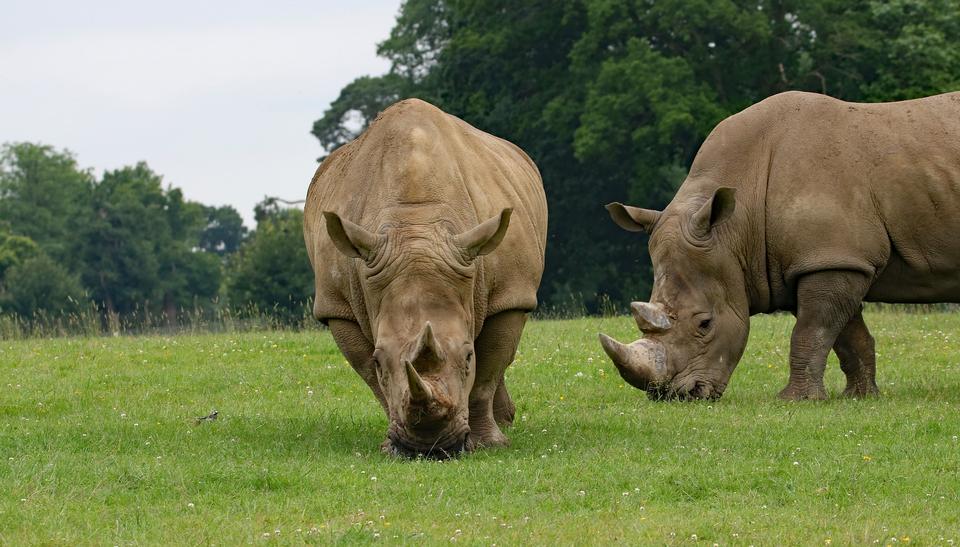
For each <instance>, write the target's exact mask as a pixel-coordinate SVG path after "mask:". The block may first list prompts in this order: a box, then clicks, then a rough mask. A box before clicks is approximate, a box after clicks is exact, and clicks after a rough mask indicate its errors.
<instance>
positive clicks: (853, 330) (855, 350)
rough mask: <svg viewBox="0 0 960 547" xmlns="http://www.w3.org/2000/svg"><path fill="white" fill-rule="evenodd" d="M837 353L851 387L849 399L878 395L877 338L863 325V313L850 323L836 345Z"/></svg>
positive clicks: (847, 392)
mask: <svg viewBox="0 0 960 547" xmlns="http://www.w3.org/2000/svg"><path fill="white" fill-rule="evenodd" d="M833 351H834V352H835V353H836V354H837V357H838V358H839V359H840V370H842V371H843V373H844V374H846V376H847V387H846V389H844V390H843V394H844V395H845V396H847V397H858V398H859V397H867V396H871V395H877V394H879V393H880V390H879V389H878V388H877V380H876V376H877V354H876V350H875V348H874V342H873V336H870V331H869V330H868V329H867V325H866V323H864V322H863V314H862V313H861V310H858V311H857V313H855V314H854V316H853V317H852V318H851V319H850V321H849V322H847V326H846V327H844V329H843V331H841V332H840V335H839V336H838V337H837V341H836V342H835V343H834V344H833Z"/></svg>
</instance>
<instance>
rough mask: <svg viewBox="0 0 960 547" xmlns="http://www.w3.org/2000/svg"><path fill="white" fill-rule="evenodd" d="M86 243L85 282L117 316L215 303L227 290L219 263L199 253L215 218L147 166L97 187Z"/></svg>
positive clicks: (108, 177) (114, 174) (120, 172)
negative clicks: (166, 186) (210, 220)
mask: <svg viewBox="0 0 960 547" xmlns="http://www.w3.org/2000/svg"><path fill="white" fill-rule="evenodd" d="M91 204H92V209H91V211H90V219H89V221H88V222H87V223H86V226H85V230H84V232H83V241H82V263H83V265H84V273H83V276H84V277H83V279H84V283H85V284H86V286H87V287H89V288H90V290H91V293H92V296H93V297H94V299H95V301H96V302H98V303H99V304H100V305H101V306H102V307H103V309H105V310H106V311H108V312H111V313H118V314H121V315H128V314H133V313H151V314H154V313H158V312H159V311H161V310H162V312H163V313H164V314H165V315H166V318H167V320H168V321H169V322H172V321H173V320H174V319H175V316H176V313H177V310H179V309H183V308H189V307H192V306H194V305H196V304H198V303H200V304H205V303H208V302H209V301H210V300H211V299H212V298H214V297H215V296H216V294H217V292H218V289H219V286H220V277H221V270H220V261H219V258H218V257H217V255H216V254H214V253H208V252H204V251H203V250H202V249H201V248H200V240H201V235H202V234H203V232H204V229H205V227H207V226H208V213H207V211H206V210H205V209H204V207H203V206H202V205H200V204H197V203H193V202H188V201H186V200H184V198H183V194H182V192H181V191H180V190H178V189H173V188H171V189H164V188H163V185H162V178H161V177H160V176H159V175H157V174H156V173H154V172H153V171H152V170H151V169H150V168H149V167H148V166H147V165H146V164H145V163H139V164H137V165H136V166H133V167H124V168H121V169H117V170H114V171H107V172H105V173H104V174H103V178H102V179H101V180H100V181H99V182H98V183H97V184H96V185H94V187H93V190H92V197H91Z"/></svg>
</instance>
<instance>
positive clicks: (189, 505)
mask: <svg viewBox="0 0 960 547" xmlns="http://www.w3.org/2000/svg"><path fill="white" fill-rule="evenodd" d="M187 507H189V508H190V509H193V508H194V505H193V502H192V501H191V502H190V503H188V504H187Z"/></svg>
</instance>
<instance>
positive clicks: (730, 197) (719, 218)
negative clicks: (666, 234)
mask: <svg viewBox="0 0 960 547" xmlns="http://www.w3.org/2000/svg"><path fill="white" fill-rule="evenodd" d="M736 208H737V191H736V190H735V189H733V188H727V187H726V186H721V187H720V188H717V189H716V191H714V193H713V196H711V197H710V199H708V200H707V201H706V202H705V203H704V204H703V205H702V206H701V207H700V209H699V210H698V211H697V212H696V213H694V214H693V218H692V219H691V225H692V226H693V229H694V231H695V232H696V233H697V234H698V235H701V236H703V237H706V236H707V235H709V234H710V230H712V229H713V228H714V227H716V226H719V225H720V224H722V223H723V222H725V221H726V220H727V219H729V218H730V216H731V215H733V210H734V209H736Z"/></svg>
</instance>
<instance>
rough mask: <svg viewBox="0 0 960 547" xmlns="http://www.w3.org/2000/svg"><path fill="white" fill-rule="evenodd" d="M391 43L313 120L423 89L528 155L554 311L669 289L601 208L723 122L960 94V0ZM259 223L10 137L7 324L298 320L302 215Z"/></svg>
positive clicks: (834, 0) (502, 23)
mask: <svg viewBox="0 0 960 547" xmlns="http://www.w3.org/2000/svg"><path fill="white" fill-rule="evenodd" d="M378 52H379V54H380V55H382V56H384V57H385V58H387V59H389V60H390V62H391V69H390V71H389V72H388V73H387V74H383V75H374V76H370V75H366V76H361V77H359V78H357V79H356V80H354V81H353V82H351V83H350V84H348V85H347V86H346V87H344V88H343V90H342V91H341V93H340V95H339V97H338V98H337V99H336V100H335V101H334V102H333V103H332V104H331V105H330V108H329V109H328V110H327V111H326V112H325V113H324V114H323V116H322V117H321V118H320V119H318V120H316V121H315V122H314V123H313V129H312V132H313V134H314V135H315V136H316V138H317V139H318V140H319V143H320V144H321V146H322V147H323V149H324V150H325V152H326V153H329V152H330V151H332V150H334V149H335V148H337V147H338V146H341V145H343V144H345V143H347V142H349V141H350V140H352V139H353V138H355V137H356V136H358V135H359V133H360V132H361V131H362V130H363V129H364V128H365V127H366V126H367V124H368V123H369V122H370V121H372V120H373V119H374V118H375V117H376V115H377V113H378V112H380V111H381V110H383V109H384V108H386V107H387V106H389V105H390V104H392V103H393V102H395V101H397V100H399V99H401V98H404V97H419V98H422V99H424V100H427V101H429V102H432V103H433V104H436V105H437V106H439V107H441V108H443V109H444V110H446V111H447V112H450V113H452V114H454V115H457V116H460V117H461V118H463V119H465V120H466V121H468V122H470V123H472V124H474V125H475V126H477V127H479V128H481V129H483V130H486V131H488V132H491V133H493V134H495V135H498V136H500V137H503V138H506V139H508V140H510V141H512V142H514V143H516V144H518V145H519V146H521V147H522V148H523V149H524V150H526V151H527V153H528V154H530V156H531V157H532V158H533V159H534V161H536V163H537V165H538V166H539V167H540V170H541V172H542V175H543V180H544V186H545V188H546V193H547V199H548V202H549V208H550V227H549V235H548V238H549V239H548V245H547V267H546V272H545V274H544V279H543V283H542V285H541V290H540V301H541V309H545V310H547V311H548V312H549V311H551V310H558V309H559V310H562V311H567V312H569V311H574V312H577V311H591V312H596V311H601V309H602V308H604V303H605V302H616V303H618V304H620V305H622V304H623V303H625V302H628V301H630V300H631V299H638V298H644V297H646V296H647V295H648V293H649V290H650V282H651V272H650V260H649V257H648V256H647V254H646V241H645V238H644V237H643V236H636V235H633V234H627V233H624V232H622V231H620V230H619V229H617V228H616V227H615V226H614V225H613V223H612V222H610V221H609V220H608V218H607V215H606V212H605V211H604V210H603V208H602V205H603V204H605V203H607V202H609V201H625V202H629V203H632V204H636V205H641V206H643V207H658V208H659V207H663V206H664V205H666V203H667V202H668V201H669V200H670V198H671V196H672V195H673V194H674V192H675V191H676V189H677V187H678V186H679V184H680V183H681V182H682V181H683V179H684V177H685V175H686V172H687V169H688V168H689V166H690V164H691V162H692V160H693V157H694V155H695V154H696V151H697V149H698V148H699V146H700V144H701V143H702V142H703V140H704V138H705V137H706V135H707V133H708V132H709V131H710V130H711V128H712V127H713V126H714V125H715V124H716V123H717V122H719V121H720V120H722V119H723V118H724V117H726V116H729V115H731V114H733V113H735V112H737V111H739V110H741V109H743V108H745V107H747V106H749V105H751V104H753V103H756V102H758V101H760V100H762V99H764V98H765V97H768V96H770V95H773V94H775V93H777V92H781V91H786V90H791V89H799V90H807V91H815V92H819V93H825V94H828V95H832V96H835V97H838V98H842V99H846V100H852V101H889V100H899V99H907V98H913V97H920V96H926V95H932V94H936V93H940V92H945V91H952V90H957V89H960V0H885V1H880V0H842V1H841V0H803V1H800V0H792V1H773V0H751V1H739V0H738V1H734V0H657V1H655V2H654V1H650V0H511V1H506V0H406V1H405V2H404V3H403V4H402V6H401V9H400V12H399V14H398V16H397V19H396V23H395V25H394V27H393V29H392V30H391V33H390V36H389V37H388V38H387V39H386V40H384V41H383V42H382V43H380V44H379V46H378ZM255 213H256V218H257V221H258V222H257V226H256V229H255V230H253V231H248V229H247V228H246V227H244V225H243V222H242V219H241V217H240V215H239V214H238V213H237V211H236V210H234V209H233V208H231V207H214V206H208V205H204V204H201V203H197V202H193V201H190V200H187V199H185V198H184V196H183V193H182V192H181V191H180V190H179V189H177V188H175V187H173V186H171V185H169V184H168V185H165V184H164V182H163V179H162V177H161V176H160V174H158V173H156V172H154V171H153V170H151V169H150V167H149V166H148V165H147V164H145V163H139V164H136V165H132V166H126V167H122V168H120V169H116V170H112V171H106V172H104V173H103V174H102V175H101V176H99V177H96V176H94V174H93V173H92V171H90V170H89V169H84V168H82V167H80V166H79V165H78V163H77V160H76V158H75V157H74V156H73V155H71V154H70V153H68V152H66V151H63V150H57V149H55V148H53V147H51V146H46V145H40V144H34V143H9V144H6V145H4V146H3V147H2V149H0V322H2V319H3V317H18V318H20V319H21V320H25V321H30V320H31V318H36V317H51V316H58V315H69V314H72V313H81V312H84V310H86V311H88V312H89V311H90V310H93V312H92V313H94V314H95V315H96V316H97V317H99V318H101V319H102V320H104V321H107V320H111V318H112V319H113V320H116V319H117V318H120V319H123V318H130V320H131V321H138V320H139V321H146V320H148V319H149V320H152V321H159V322H162V323H165V324H174V323H176V322H178V321H179V320H180V318H182V317H183V316H184V315H185V314H201V315H202V314H207V315H209V314H216V313H222V312H223V311H224V310H235V311H242V310H252V313H265V314H269V315H272V316H276V317H277V318H279V319H280V320H282V321H286V322H297V321H300V320H302V319H303V318H304V317H305V316H306V315H307V314H309V309H308V308H309V299H310V298H311V297H312V292H313V288H312V273H311V272H310V269H309V265H308V261H307V258H306V252H305V249H304V246H303V239H302V232H301V226H300V224H301V220H302V213H301V212H300V211H299V210H297V209H289V208H283V207H281V206H280V205H279V204H278V202H277V201H276V200H269V199H267V200H264V202H262V203H260V204H259V205H258V206H257V208H256V210H255ZM231 313H233V311H231ZM0 326H2V325H0ZM0 330H2V329H0Z"/></svg>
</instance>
